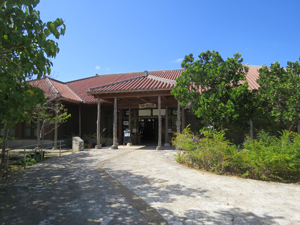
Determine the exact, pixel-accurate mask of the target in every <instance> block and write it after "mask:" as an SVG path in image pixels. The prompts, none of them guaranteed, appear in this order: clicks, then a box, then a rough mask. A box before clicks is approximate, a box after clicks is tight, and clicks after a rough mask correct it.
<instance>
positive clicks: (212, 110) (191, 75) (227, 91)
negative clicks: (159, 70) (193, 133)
mask: <svg viewBox="0 0 300 225" xmlns="http://www.w3.org/2000/svg"><path fill="white" fill-rule="evenodd" d="M242 62H243V59H242V58H241V54H239V53H236V54H234V56H233V57H229V58H227V60H224V59H223V58H222V57H221V55H220V54H219V53H218V52H216V51H213V52H210V51H207V52H202V53H201V54H200V55H199V60H195V59H194V57H193V54H190V55H186V56H185V58H184V60H183V62H182V65H181V66H182V67H183V68H185V71H184V72H183V73H182V74H181V76H179V77H178V78H177V80H176V82H177V84H176V87H175V88H174V89H173V90H172V94H173V95H174V96H175V98H176V99H178V100H181V105H182V106H190V108H191V110H192V112H194V113H195V115H196V116H198V117H199V118H201V119H202V121H203V122H204V123H205V124H207V125H213V126H214V127H215V128H216V129H222V128H223V129H224V128H233V129H238V128H241V127H243V128H244V127H246V126H248V121H249V119H250V118H251V114H252V112H253V104H254V101H253V99H252V97H253V93H252V92H251V91H250V90H249V86H248V83H247V81H246V77H245V73H246V72H247V71H248V67H247V66H244V65H243V64H242Z"/></svg>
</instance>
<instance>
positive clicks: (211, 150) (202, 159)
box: [173, 127, 237, 174]
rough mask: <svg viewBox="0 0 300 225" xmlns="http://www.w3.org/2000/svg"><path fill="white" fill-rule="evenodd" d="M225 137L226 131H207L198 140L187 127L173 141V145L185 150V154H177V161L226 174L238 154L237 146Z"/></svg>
mask: <svg viewBox="0 0 300 225" xmlns="http://www.w3.org/2000/svg"><path fill="white" fill-rule="evenodd" d="M224 135H225V132H224V131H219V132H218V131H213V130H205V131H203V137H202V138H196V137H194V136H193V134H192V132H191V130H190V128H189V127H187V128H186V129H184V130H183V132H182V134H177V135H176V137H175V138H174V139H173V145H175V146H176V147H178V148H180V149H183V150H184V153H183V154H181V155H179V153H178V154H177V161H178V162H179V161H180V162H185V163H186V164H190V165H193V166H196V167H198V168H201V169H205V170H208V171H213V172H216V173H218V174H220V173H224V172H225V171H226V168H227V167H228V168H229V167H230V164H229V162H230V160H231V159H232V158H233V156H235V155H236V154H237V149H236V147H235V145H232V144H231V143H230V142H229V141H228V140H226V138H225V137H224Z"/></svg>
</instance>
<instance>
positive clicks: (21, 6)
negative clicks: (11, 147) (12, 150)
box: [0, 0, 65, 157]
mask: <svg viewBox="0 0 300 225" xmlns="http://www.w3.org/2000/svg"><path fill="white" fill-rule="evenodd" d="M38 3H39V0H26V1H24V0H9V1H5V0H0V124H3V125H4V127H5V128H7V127H11V126H13V125H14V124H15V123H17V122H20V121H23V120H24V119H28V118H29V117H30V114H29V113H27V112H28V111H29V110H30V109H31V108H32V107H33V106H34V105H35V104H37V103H41V104H42V103H43V102H44V101H45V97H44V95H43V94H42V90H40V89H38V88H36V87H32V86H30V85H29V84H28V83H27V82H26V81H27V80H28V79H31V78H33V77H35V78H38V79H39V78H40V77H42V76H43V75H46V74H50V72H51V66H52V62H51V61H50V58H54V57H55V56H56V54H57V53H58V52H59V48H58V45H57V43H56V42H55V41H53V40H52V39H50V38H49V36H53V37H55V38H57V39H58V38H59V36H60V35H63V34H64V33H65V24H64V22H63V20H62V19H56V20H54V21H51V22H47V23H44V22H43V21H42V20H41V19H40V12H39V11H37V10H35V7H36V5H37V4H38ZM4 133H6V132H4ZM4 139H5V138H4ZM4 141H5V140H4ZM3 146H5V143H3ZM2 151H4V147H3V148H2ZM3 157H4V156H3Z"/></svg>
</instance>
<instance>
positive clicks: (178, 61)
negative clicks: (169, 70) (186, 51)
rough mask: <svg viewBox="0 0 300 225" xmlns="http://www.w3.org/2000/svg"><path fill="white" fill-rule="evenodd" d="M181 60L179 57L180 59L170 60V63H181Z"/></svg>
mask: <svg viewBox="0 0 300 225" xmlns="http://www.w3.org/2000/svg"><path fill="white" fill-rule="evenodd" d="M182 60H183V59H182V58H180V59H175V60H173V61H172V63H181V62H182Z"/></svg>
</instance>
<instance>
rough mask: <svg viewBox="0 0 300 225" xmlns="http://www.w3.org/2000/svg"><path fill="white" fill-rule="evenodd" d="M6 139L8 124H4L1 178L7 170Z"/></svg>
mask: <svg viewBox="0 0 300 225" xmlns="http://www.w3.org/2000/svg"><path fill="white" fill-rule="evenodd" d="M6 139H7V125H6V123H5V124H4V133H3V142H2V156H1V168H0V180H1V179H2V176H3V174H4V171H5V162H6V161H5V147H6Z"/></svg>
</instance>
